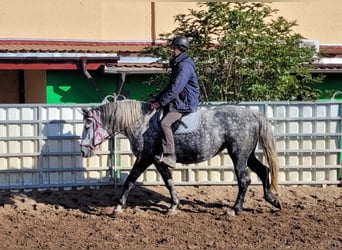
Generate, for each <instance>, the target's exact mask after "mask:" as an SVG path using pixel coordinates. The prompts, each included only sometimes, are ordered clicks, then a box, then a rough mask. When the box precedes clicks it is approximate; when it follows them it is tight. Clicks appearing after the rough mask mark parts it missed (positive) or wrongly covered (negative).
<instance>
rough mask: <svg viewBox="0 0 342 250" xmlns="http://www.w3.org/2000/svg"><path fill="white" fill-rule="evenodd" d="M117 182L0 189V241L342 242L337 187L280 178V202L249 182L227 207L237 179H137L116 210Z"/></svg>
mask: <svg viewBox="0 0 342 250" xmlns="http://www.w3.org/2000/svg"><path fill="white" fill-rule="evenodd" d="M120 192H121V187H118V188H116V189H114V188H113V187H110V186H107V187H101V188H100V189H90V188H85V189H83V190H70V191H61V190H60V191H51V190H47V191H43V192H42V191H31V192H9V191H1V192H0V221H1V227H0V249H8V248H11V249H105V248H106V249H157V248H158V249H232V248H234V249H237V248H248V249H266V248H267V249H270V248H274V249H301V248H302V249H304V248H305V249H342V188H341V187H329V186H328V187H304V186H298V187H288V186H281V187H280V190H279V196H280V199H281V201H282V204H283V207H284V208H283V210H281V211H279V210H277V209H274V208H273V207H271V206H270V205H269V204H268V203H266V202H265V201H264V199H263V197H262V187H261V186H251V187H250V188H249V190H248V194H247V196H246V202H245V205H244V211H243V212H242V214H241V215H239V216H232V215H229V214H228V213H227V211H228V210H229V209H231V207H232V206H233V204H234V201H235V197H236V193H237V187H236V186H228V187H227V186H189V187H187V186H177V192H178V195H179V197H180V199H181V202H182V205H181V207H180V208H179V212H178V213H177V214H176V215H173V216H168V215H166V210H167V208H168V206H169V203H170V199H169V195H168V192H167V190H166V188H165V187H164V186H136V187H135V188H134V189H133V190H132V191H131V193H130V196H129V198H128V207H127V208H126V210H125V211H124V213H123V214H121V215H120V216H116V217H113V216H112V211H113V208H114V207H115V205H116V203H117V199H118V197H119V195H120Z"/></svg>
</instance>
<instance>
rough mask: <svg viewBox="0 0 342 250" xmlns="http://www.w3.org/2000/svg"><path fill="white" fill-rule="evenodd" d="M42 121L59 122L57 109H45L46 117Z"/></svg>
mask: <svg viewBox="0 0 342 250" xmlns="http://www.w3.org/2000/svg"><path fill="white" fill-rule="evenodd" d="M44 120H48V121H49V120H61V112H60V109H59V108H53V107H49V108H47V117H46V118H45V119H44Z"/></svg>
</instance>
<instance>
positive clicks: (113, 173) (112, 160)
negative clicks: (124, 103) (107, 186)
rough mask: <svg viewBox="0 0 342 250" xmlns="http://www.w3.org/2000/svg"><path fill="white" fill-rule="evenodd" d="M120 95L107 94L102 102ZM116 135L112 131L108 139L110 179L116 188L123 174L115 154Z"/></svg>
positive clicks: (115, 98) (113, 100)
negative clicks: (118, 166)
mask: <svg viewBox="0 0 342 250" xmlns="http://www.w3.org/2000/svg"><path fill="white" fill-rule="evenodd" d="M118 97H119V96H117V95H116V94H115V93H114V94H113V95H107V96H106V97H105V98H104V99H103V101H102V104H105V103H109V102H110V100H109V99H112V102H115V101H116V100H117V99H118ZM116 135H117V133H112V135H111V136H110V138H109V139H108V144H109V181H110V182H113V184H114V188H115V189H116V188H117V184H118V181H119V182H120V181H121V174H120V170H119V169H117V165H116V155H115V145H116Z"/></svg>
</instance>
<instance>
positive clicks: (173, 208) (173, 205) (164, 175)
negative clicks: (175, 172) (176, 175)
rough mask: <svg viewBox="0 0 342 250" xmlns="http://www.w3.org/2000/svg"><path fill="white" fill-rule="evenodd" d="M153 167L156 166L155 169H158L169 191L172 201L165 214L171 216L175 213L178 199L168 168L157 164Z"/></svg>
mask: <svg viewBox="0 0 342 250" xmlns="http://www.w3.org/2000/svg"><path fill="white" fill-rule="evenodd" d="M155 165H156V168H157V169H158V171H159V173H160V175H161V176H162V178H163V180H164V182H165V185H166V187H167V189H168V190H169V193H170V196H171V200H172V203H171V207H170V208H169V210H168V212H167V214H168V215H173V214H175V213H177V207H178V206H179V199H178V195H177V193H176V189H175V186H174V184H173V179H172V175H171V171H170V169H169V168H168V167H165V166H162V165H159V164H155Z"/></svg>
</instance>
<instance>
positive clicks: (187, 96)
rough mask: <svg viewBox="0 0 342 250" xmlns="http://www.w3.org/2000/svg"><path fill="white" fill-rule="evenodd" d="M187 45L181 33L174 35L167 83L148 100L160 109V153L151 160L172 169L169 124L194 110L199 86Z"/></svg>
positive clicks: (172, 140) (173, 156) (173, 150)
mask: <svg viewBox="0 0 342 250" xmlns="http://www.w3.org/2000/svg"><path fill="white" fill-rule="evenodd" d="M189 47H190V44H189V41H188V39H187V38H186V37H185V36H176V37H175V38H174V39H173V41H172V42H171V49H172V58H171V60H170V67H171V77H170V81H169V84H168V85H167V86H166V88H165V89H164V90H162V91H161V92H160V93H159V94H158V95H157V96H156V97H155V98H153V99H152V100H151V108H152V109H158V108H160V107H161V108H163V111H164V117H163V119H162V120H161V129H162V132H163V133H162V149H163V151H162V153H161V155H156V156H155V157H154V159H155V160H156V162H157V163H159V164H164V165H166V166H167V167H170V168H174V167H175V166H176V154H175V143H174V138H173V131H172V128H171V126H172V124H173V123H175V122H176V121H177V120H179V119H180V118H181V117H182V116H183V115H185V114H188V113H191V112H194V111H196V110H197V107H198V103H199V95H200V88H199V85H198V80H197V76H196V72H195V69H196V67H195V63H194V61H193V60H192V59H191V58H190V56H189V55H188V53H187V52H186V51H187V50H188V49H189Z"/></svg>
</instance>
